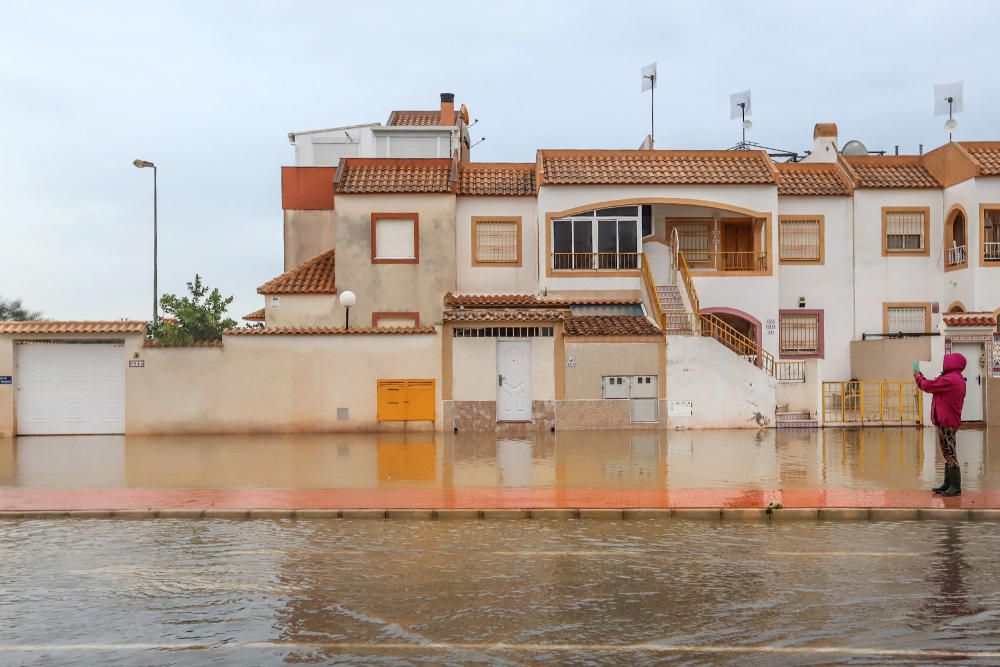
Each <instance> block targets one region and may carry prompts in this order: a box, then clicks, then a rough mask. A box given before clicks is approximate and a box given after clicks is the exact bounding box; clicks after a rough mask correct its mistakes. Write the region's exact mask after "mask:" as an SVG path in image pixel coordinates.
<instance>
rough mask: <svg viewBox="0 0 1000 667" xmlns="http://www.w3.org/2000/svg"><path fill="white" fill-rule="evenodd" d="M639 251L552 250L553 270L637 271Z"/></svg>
mask: <svg viewBox="0 0 1000 667" xmlns="http://www.w3.org/2000/svg"><path fill="white" fill-rule="evenodd" d="M641 257H642V253H641V252H554V253H552V270H554V271H638V270H639V268H640V267H641V265H642V260H641Z"/></svg>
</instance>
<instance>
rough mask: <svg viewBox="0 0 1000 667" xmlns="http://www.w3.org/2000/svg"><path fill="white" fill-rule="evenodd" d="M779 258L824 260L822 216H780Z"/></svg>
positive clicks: (787, 259)
mask: <svg viewBox="0 0 1000 667" xmlns="http://www.w3.org/2000/svg"><path fill="white" fill-rule="evenodd" d="M778 259H779V260H780V261H782V262H822V261H823V221H822V218H820V217H818V216H817V217H815V218H812V217H809V218H806V217H803V218H791V217H789V218H785V217H782V218H779V220H778Z"/></svg>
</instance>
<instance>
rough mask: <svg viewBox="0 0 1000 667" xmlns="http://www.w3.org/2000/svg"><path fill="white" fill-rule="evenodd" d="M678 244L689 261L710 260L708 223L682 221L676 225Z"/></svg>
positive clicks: (700, 261)
mask: <svg viewBox="0 0 1000 667" xmlns="http://www.w3.org/2000/svg"><path fill="white" fill-rule="evenodd" d="M674 229H676V230H677V246H678V248H679V249H680V251H681V252H683V253H684V257H685V258H686V259H687V261H688V262H689V263H702V262H707V261H708V243H709V234H708V223H707V222H682V223H678V224H675V225H674Z"/></svg>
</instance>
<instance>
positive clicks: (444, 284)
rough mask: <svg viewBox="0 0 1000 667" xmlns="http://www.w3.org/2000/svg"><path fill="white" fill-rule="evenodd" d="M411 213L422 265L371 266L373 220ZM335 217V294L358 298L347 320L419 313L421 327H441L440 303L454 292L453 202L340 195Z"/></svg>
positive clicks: (437, 198)
mask: <svg viewBox="0 0 1000 667" xmlns="http://www.w3.org/2000/svg"><path fill="white" fill-rule="evenodd" d="M412 212H416V213H418V214H419V216H420V238H419V243H420V263H419V264H372V261H371V214H372V213H412ZM335 217H336V236H337V290H338V291H340V292H343V291H344V290H351V291H352V292H354V293H355V294H357V296H358V305H357V306H355V307H353V308H352V309H351V320H352V321H357V322H358V323H359V325H360V324H361V323H363V322H364V323H367V324H370V323H371V314H372V312H375V311H407V312H409V311H417V312H419V313H420V322H421V324H435V323H440V322H441V310H442V304H443V297H444V295H445V293H446V292H449V291H454V290H455V275H456V272H455V196H454V195H451V194H433V195H399V194H396V195H338V196H337V209H336V213H335ZM338 310H341V309H340V308H339V306H338ZM339 317H340V316H339V315H338V318H339Z"/></svg>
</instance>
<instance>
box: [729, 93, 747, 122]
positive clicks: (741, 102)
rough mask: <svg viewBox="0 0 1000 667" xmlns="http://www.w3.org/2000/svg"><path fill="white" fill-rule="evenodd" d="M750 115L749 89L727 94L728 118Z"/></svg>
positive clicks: (733, 118)
mask: <svg viewBox="0 0 1000 667" xmlns="http://www.w3.org/2000/svg"><path fill="white" fill-rule="evenodd" d="M749 115H750V91H749V90H744V91H742V92H739V93H733V94H732V95H730V96H729V120H736V119H737V118H744V117H746V116H749Z"/></svg>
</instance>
